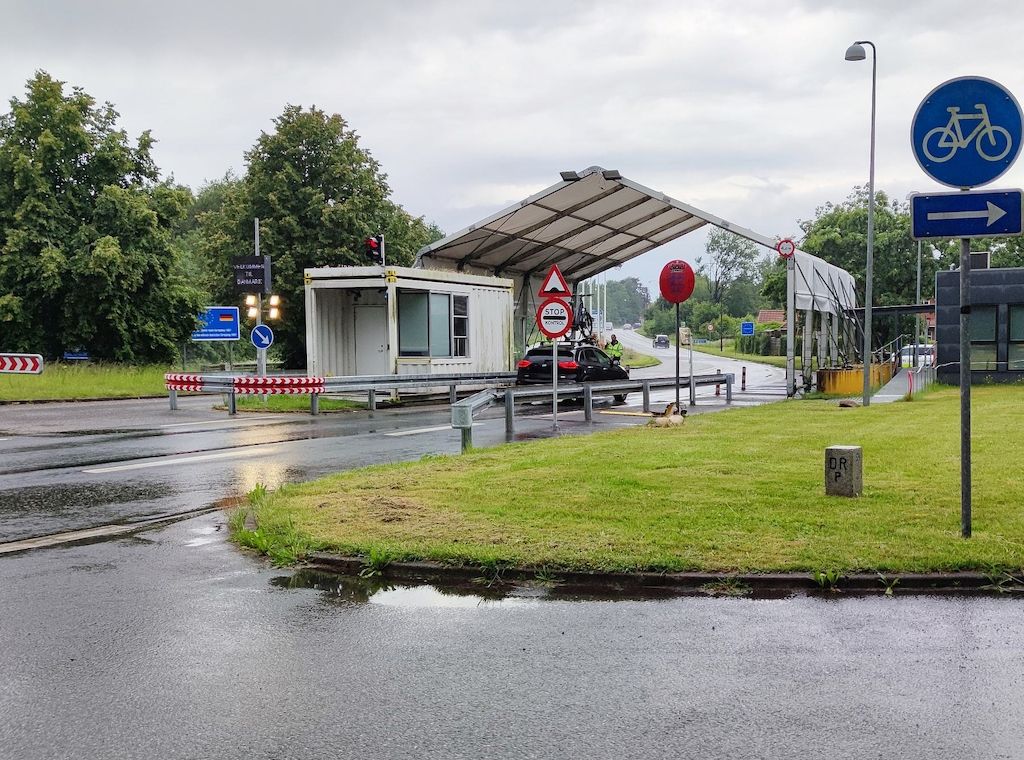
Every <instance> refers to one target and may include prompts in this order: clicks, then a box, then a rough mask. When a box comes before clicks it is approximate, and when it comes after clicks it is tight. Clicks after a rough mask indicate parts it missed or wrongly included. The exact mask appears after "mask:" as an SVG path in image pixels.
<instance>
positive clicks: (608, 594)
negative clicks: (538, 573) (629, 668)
mask: <svg viewBox="0 0 1024 760" xmlns="http://www.w3.org/2000/svg"><path fill="white" fill-rule="evenodd" d="M270 583H271V585H272V586H274V587H276V588H281V589H314V590H316V591H321V592H323V598H324V599H326V600H328V601H331V602H338V603H342V604H380V605H384V606H389V607H404V608H410V609H423V608H431V607H433V608H466V607H495V608H507V607H532V606H536V605H538V604H541V603H543V602H554V601H559V602H566V601H569V602H619V601H662V600H670V599H678V598H680V597H704V598H708V597H712V596H743V597H744V598H747V599H752V598H753V599H786V598H789V597H792V596H794V595H795V594H794V592H793V591H790V590H782V589H779V590H773V589H760V590H758V591H757V592H756V593H752V592H750V591H749V590H747V591H746V592H745V593H743V594H733V593H728V592H726V593H719V592H718V590H716V589H709V588H689V589H687V588H678V587H675V588H669V587H657V586H608V587H603V588H596V587H594V586H592V585H583V584H571V583H547V582H536V581H534V582H521V583H511V582H497V583H495V582H490V583H488V582H487V581H486V580H485V579H483V578H480V579H477V580H476V581H465V582H461V583H460V582H452V583H439V582H436V581H431V582H427V581H426V580H424V581H423V582H416V581H412V580H410V581H405V582H400V581H395V580H387V579H383V578H380V577H371V578H362V577H359V576H349V575H337V574H334V573H328V572H323V571H320V570H313V569H309V568H303V569H300V570H297V571H296V572H295V573H294V574H293V575H280V576H276V577H274V578H272V579H271V581H270Z"/></svg>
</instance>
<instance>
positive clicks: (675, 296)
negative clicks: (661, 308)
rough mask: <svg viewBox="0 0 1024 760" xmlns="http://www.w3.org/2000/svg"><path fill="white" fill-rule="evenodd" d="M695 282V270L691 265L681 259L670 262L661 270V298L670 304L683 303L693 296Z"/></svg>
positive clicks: (659, 283)
mask: <svg viewBox="0 0 1024 760" xmlns="http://www.w3.org/2000/svg"><path fill="white" fill-rule="evenodd" d="M695 282H696V281H695V279H694V276H693V268H692V267H691V266H690V265H689V264H687V263H686V262H685V261H681V260H680V259H675V260H673V261H670V262H668V263H667V264H666V265H665V267H664V268H663V269H662V270H661V278H660V279H659V280H658V285H660V286H661V297H662V298H664V299H665V300H666V301H668V302H669V303H682V302H683V301H685V300H686V299H687V298H689V297H690V296H691V295H693V286H694V284H695Z"/></svg>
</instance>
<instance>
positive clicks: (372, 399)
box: [366, 388, 377, 412]
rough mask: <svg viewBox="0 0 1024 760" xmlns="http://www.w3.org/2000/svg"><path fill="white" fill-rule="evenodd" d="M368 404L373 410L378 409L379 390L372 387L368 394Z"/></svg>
mask: <svg viewBox="0 0 1024 760" xmlns="http://www.w3.org/2000/svg"><path fill="white" fill-rule="evenodd" d="M366 405H367V406H368V407H370V411H371V412H376V411H377V391H375V390H373V388H371V389H370V390H369V391H367V394H366Z"/></svg>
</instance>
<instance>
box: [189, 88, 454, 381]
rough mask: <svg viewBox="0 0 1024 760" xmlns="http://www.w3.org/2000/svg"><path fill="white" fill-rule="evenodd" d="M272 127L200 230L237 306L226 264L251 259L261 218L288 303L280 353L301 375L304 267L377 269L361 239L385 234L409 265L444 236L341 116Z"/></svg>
mask: <svg viewBox="0 0 1024 760" xmlns="http://www.w3.org/2000/svg"><path fill="white" fill-rule="evenodd" d="M274 125H275V129H274V131H273V132H272V133H270V134H267V133H263V134H262V135H261V136H260V138H259V139H258V140H257V141H256V144H255V145H254V146H253V148H252V149H251V150H250V151H249V152H248V153H246V162H247V165H248V169H247V171H246V174H245V176H244V177H243V178H242V181H241V182H240V183H238V184H237V185H236V186H233V187H231V188H229V189H228V191H227V193H226V196H225V197H224V198H223V202H222V203H221V204H220V207H219V208H218V209H216V210H214V211H211V212H209V213H207V214H205V215H203V216H202V217H201V218H200V227H201V229H202V231H203V240H204V243H203V244H204V246H205V250H206V252H207V254H208V255H209V256H211V258H212V260H213V262H214V266H215V267H216V268H217V271H218V272H219V276H218V281H219V287H218V289H217V290H218V292H219V294H220V295H221V297H222V298H223V299H235V298H236V296H235V294H234V293H233V292H232V290H231V284H230V282H231V280H230V269H229V261H230V259H231V258H232V257H233V256H241V255H246V254H251V252H252V250H253V219H254V218H259V220H260V253H261V254H265V255H269V256H270V257H271V258H272V260H273V265H272V269H273V288H274V292H275V293H277V294H279V295H281V297H282V301H283V317H282V319H281V321H280V322H279V323H277V324H275V326H274V331H275V334H276V345H277V346H279V347H280V351H281V354H282V357H283V358H284V361H285V363H286V365H287V366H289V367H301V366H304V364H305V360H306V347H305V338H306V328H305V313H304V291H303V282H302V271H303V269H305V268H308V267H318V266H341V265H370V264H371V263H373V262H371V261H369V260H367V258H366V256H365V254H364V252H363V241H365V240H366V238H368V237H370V236H372V235H376V234H378V233H383V234H384V237H385V245H386V250H387V261H388V263H389V264H397V265H408V264H411V263H412V260H413V257H414V255H415V253H416V252H417V251H418V250H419V249H420V248H421V247H422V246H423V245H426V244H427V243H430V242H432V241H434V240H437V239H439V238H440V237H441V236H442V233H441V232H440V230H439V229H438V228H437V227H436V226H434V225H428V224H427V223H426V222H424V220H423V219H422V218H416V217H413V216H411V215H410V214H408V213H407V212H406V211H405V210H404V209H402V208H401V207H400V206H398V205H397V204H395V203H394V202H393V201H391V200H390V199H389V195H390V190H389V188H388V185H387V183H386V181H385V179H386V177H385V175H384V174H383V173H382V171H381V169H380V165H379V164H378V163H377V161H375V160H374V159H373V157H372V156H371V155H370V154H369V152H367V151H366V150H364V149H362V148H360V147H359V142H358V137H357V135H356V133H355V132H354V131H353V130H351V129H349V127H348V125H347V123H346V122H345V120H344V119H343V118H342V117H341V116H339V115H337V114H334V115H328V114H327V113H325V112H324V111H321V110H319V109H317V108H316V107H313V108H311V109H309V110H304V109H303V108H302V107H301V106H291V105H290V106H287V107H286V108H285V110H284V113H282V114H281V115H280V116H279V117H278V118H277V119H275V120H274ZM225 302H226V303H227V302H230V301H229V300H225Z"/></svg>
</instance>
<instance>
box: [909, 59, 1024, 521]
mask: <svg viewBox="0 0 1024 760" xmlns="http://www.w3.org/2000/svg"><path fill="white" fill-rule="evenodd" d="M1022 125H1024V115H1022V113H1021V110H1020V104H1018V103H1017V99H1016V98H1014V97H1013V94H1012V93H1010V91H1009V90H1007V89H1006V88H1005V87H1003V86H1002V85H1000V84H998V83H996V82H993V81H992V80H991V79H985V78H984V77H958V78H956V79H950V80H948V81H946V82H943V83H942V84H940V85H939V86H938V87H936V88H935V89H934V90H932V91H931V92H930V93H928V94H927V95H926V96H925V98H924V100H922V101H921V104H920V105H919V106H918V107H917V112H916V113H915V114H914V120H913V123H912V124H911V128H910V136H911V146H912V148H913V151H914V157H915V158H916V159H917V163H918V165H919V166H920V167H921V169H922V170H923V171H924V172H925V174H927V175H929V176H930V177H932V179H934V180H936V181H937V182H941V183H942V184H943V185H949V186H950V187H956V188H959V189H960V190H961V191H969V190H970V188H972V187H976V186H978V185H986V184H988V183H989V182H992V181H993V180H995V179H996V178H998V177H1000V176H1002V175H1003V174H1004V173H1005V172H1006V170H1007V169H1009V168H1010V166H1011V165H1012V164H1013V162H1014V161H1015V160H1016V159H1017V156H1018V154H1019V153H1020V144H1021V136H1022V132H1024V130H1022ZM911 206H912V220H913V224H912V227H913V232H914V236H915V237H918V238H927V237H951V236H954V237H959V238H960V535H961V536H963V537H964V538H970V537H971V335H970V328H971V242H970V238H972V237H988V236H989V235H992V236H997V235H1020V234H1021V194H1020V191H1012V190H1011V191H1004V192H981V193H974V192H960V193H940V194H933V195H923V194H922V195H915V196H914V197H913V198H912V200H911Z"/></svg>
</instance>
